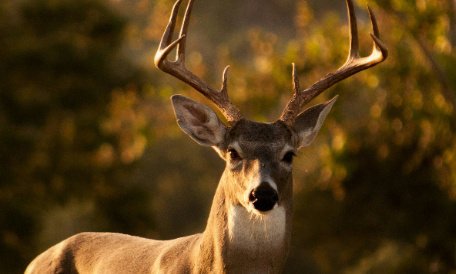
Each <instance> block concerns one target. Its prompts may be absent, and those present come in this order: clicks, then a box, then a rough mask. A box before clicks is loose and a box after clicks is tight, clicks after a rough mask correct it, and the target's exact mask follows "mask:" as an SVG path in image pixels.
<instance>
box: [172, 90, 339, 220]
mask: <svg viewBox="0 0 456 274" xmlns="http://www.w3.org/2000/svg"><path fill="white" fill-rule="evenodd" d="M172 101H173V106H174V110H175V113H176V117H177V121H178V124H179V126H180V127H181V128H182V130H184V131H185V132H186V133H187V134H188V135H190V137H192V138H193V139H194V140H195V141H196V142H198V143H199V144H201V145H204V146H211V147H213V148H214V149H215V150H216V151H217V152H218V153H219V155H220V156H221V157H222V158H223V159H224V160H225V161H226V168H225V171H224V175H223V176H224V178H225V179H226V180H225V182H229V185H228V186H227V187H226V191H227V192H228V193H227V194H229V196H230V197H231V199H232V200H233V201H234V203H236V204H240V205H242V206H243V207H244V208H246V209H247V210H248V211H249V212H253V213H256V214H266V213H268V212H269V211H271V210H272V209H274V208H275V207H277V206H280V205H281V203H282V201H283V200H287V199H288V198H289V197H288V195H291V189H292V170H293V157H294V156H295V155H296V152H297V150H298V149H299V148H300V147H302V146H306V145H308V144H310V142H311V141H312V140H313V139H314V137H315V135H316V133H317V132H318V130H319V129H320V127H321V125H322V123H323V120H324V119H325V117H326V115H327V114H328V112H329V110H330V109H331V107H332V105H333V103H334V101H335V99H333V100H331V101H329V102H327V103H324V104H320V105H317V106H314V107H312V108H309V109H307V110H306V111H304V112H303V113H301V114H300V115H299V116H298V118H297V119H296V123H295V124H294V126H293V127H290V126H288V125H286V124H285V123H284V122H283V121H281V120H278V121H276V122H274V123H259V122H253V121H248V120H244V119H242V120H240V121H238V122H237V123H236V124H234V125H233V126H232V127H227V126H225V125H224V124H223V123H222V122H221V121H220V120H219V119H218V117H217V115H216V114H215V113H214V112H213V111H212V110H211V109H209V108H208V107H206V106H204V105H202V104H201V103H198V102H196V101H193V100H191V99H189V98H187V97H184V96H181V95H175V96H173V97H172ZM283 193H287V195H285V196H284V195H283Z"/></svg>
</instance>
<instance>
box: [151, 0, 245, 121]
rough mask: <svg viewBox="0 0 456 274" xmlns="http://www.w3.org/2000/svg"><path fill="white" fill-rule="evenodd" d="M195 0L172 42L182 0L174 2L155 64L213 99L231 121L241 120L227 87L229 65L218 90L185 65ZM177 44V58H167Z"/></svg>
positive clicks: (189, 3) (188, 6) (190, 4)
mask: <svg viewBox="0 0 456 274" xmlns="http://www.w3.org/2000/svg"><path fill="white" fill-rule="evenodd" d="M193 1H194V0H189V2H188V5H187V9H186V11H185V16H184V20H183V22H182V27H181V31H180V35H179V38H178V39H176V40H175V41H174V42H172V38H173V32H174V28H175V25H176V20H177V12H178V10H179V6H180V4H181V0H178V1H177V2H176V4H174V7H173V10H172V13H171V17H170V19H169V23H168V26H167V27H166V30H165V32H164V33H163V37H162V40H161V42H160V46H159V48H158V50H157V53H156V54H155V66H156V67H157V68H159V69H161V70H162V71H164V72H166V73H168V74H171V75H172V76H175V77H176V78H178V79H180V80H181V81H183V82H185V83H187V84H188V85H190V86H192V87H193V88H194V89H196V90H197V91H199V92H200V93H201V94H203V95H204V96H206V98H208V99H209V100H211V101H212V102H213V103H214V104H215V105H216V106H217V107H218V108H219V109H220V111H221V112H222V113H223V115H224V116H225V118H226V119H227V120H228V122H229V123H231V124H232V123H236V122H237V121H239V120H241V119H242V117H241V115H240V112H239V110H238V109H237V108H236V107H235V106H234V105H233V104H232V103H231V101H230V99H229V98H228V91H227V87H226V80H227V72H228V68H229V66H227V67H226V68H225V70H224V71H223V83H222V88H221V90H220V91H216V90H215V89H213V88H212V87H211V86H210V85H209V84H207V83H206V82H204V81H203V80H201V79H200V78H199V77H197V76H196V75H194V74H193V73H192V72H190V71H189V70H187V68H186V67H185V42H186V38H187V36H186V35H187V29H188V25H189V21H190V14H191V11H192V6H193ZM176 46H177V53H176V60H175V61H169V60H167V59H166V58H167V56H168V54H169V53H170V52H171V51H172V50H173V49H174V48H175V47H176Z"/></svg>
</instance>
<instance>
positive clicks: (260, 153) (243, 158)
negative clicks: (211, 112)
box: [219, 120, 297, 214]
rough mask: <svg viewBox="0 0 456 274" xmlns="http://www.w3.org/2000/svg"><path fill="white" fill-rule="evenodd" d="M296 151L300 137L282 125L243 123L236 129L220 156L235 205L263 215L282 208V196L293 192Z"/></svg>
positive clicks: (228, 137) (276, 123)
mask: <svg viewBox="0 0 456 274" xmlns="http://www.w3.org/2000/svg"><path fill="white" fill-rule="evenodd" d="M296 150H297V138H296V135H295V134H294V133H293V132H292V131H291V130H290V129H289V128H287V126H285V124H283V123H282V122H275V123H272V124H267V123H258V122H252V121H247V120H241V121H239V123H237V124H236V125H234V126H233V127H232V128H231V129H230V130H229V131H228V134H227V135H226V141H225V144H224V146H223V147H222V148H221V149H220V150H219V151H220V152H219V153H220V155H221V156H222V158H223V159H224V160H225V161H226V163H227V165H226V169H225V174H224V176H226V178H228V179H229V181H230V182H231V187H232V188H234V191H233V193H232V194H233V195H232V196H234V198H235V201H236V202H237V203H239V204H241V205H242V206H243V207H245V208H247V209H248V210H249V211H251V212H255V213H260V214H264V213H266V212H268V211H270V210H272V209H273V208H275V207H276V206H278V205H279V204H281V200H280V198H281V197H282V195H281V194H282V193H283V192H284V190H285V189H287V187H288V188H291V182H292V180H291V179H292V177H291V174H292V168H293V157H294V155H295V153H296ZM233 185H234V186H233Z"/></svg>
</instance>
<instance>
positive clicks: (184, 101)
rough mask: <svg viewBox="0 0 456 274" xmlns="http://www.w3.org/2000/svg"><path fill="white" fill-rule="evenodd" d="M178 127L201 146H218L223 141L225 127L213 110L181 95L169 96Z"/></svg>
mask: <svg viewBox="0 0 456 274" xmlns="http://www.w3.org/2000/svg"><path fill="white" fill-rule="evenodd" d="M171 100H172V102H173V107H174V113H175V114H176V118H177V123H178V124H179V126H180V128H181V129H182V130H183V131H184V132H185V133H187V134H188V135H190V137H192V139H193V140H195V141H196V142H198V143H199V144H200V145H203V146H219V145H220V144H221V143H223V142H224V141H225V133H226V130H227V127H226V126H225V125H224V124H223V123H222V122H221V121H220V119H219V118H218V116H217V114H215V112H214V111H213V110H212V109H210V108H208V107H206V106H205V105H203V104H201V103H199V102H197V101H194V100H192V99H190V98H187V97H185V96H182V95H174V96H172V97H171Z"/></svg>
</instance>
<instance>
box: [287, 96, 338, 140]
mask: <svg viewBox="0 0 456 274" xmlns="http://www.w3.org/2000/svg"><path fill="white" fill-rule="evenodd" d="M337 97H338V96H336V97H334V98H333V99H331V100H329V101H327V102H325V103H322V104H319V105H316V106H313V107H310V108H308V109H306V110H304V111H303V112H301V113H300V114H299V115H298V117H297V118H296V121H295V124H294V130H295V131H296V132H297V133H298V136H299V147H304V146H308V145H310V143H312V141H313V140H314V138H315V136H316V135H317V133H318V131H319V130H320V128H321V126H322V125H323V121H324V120H325V118H326V115H328V113H329V111H330V110H331V108H332V106H333V105H334V103H335V102H336V100H337Z"/></svg>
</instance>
